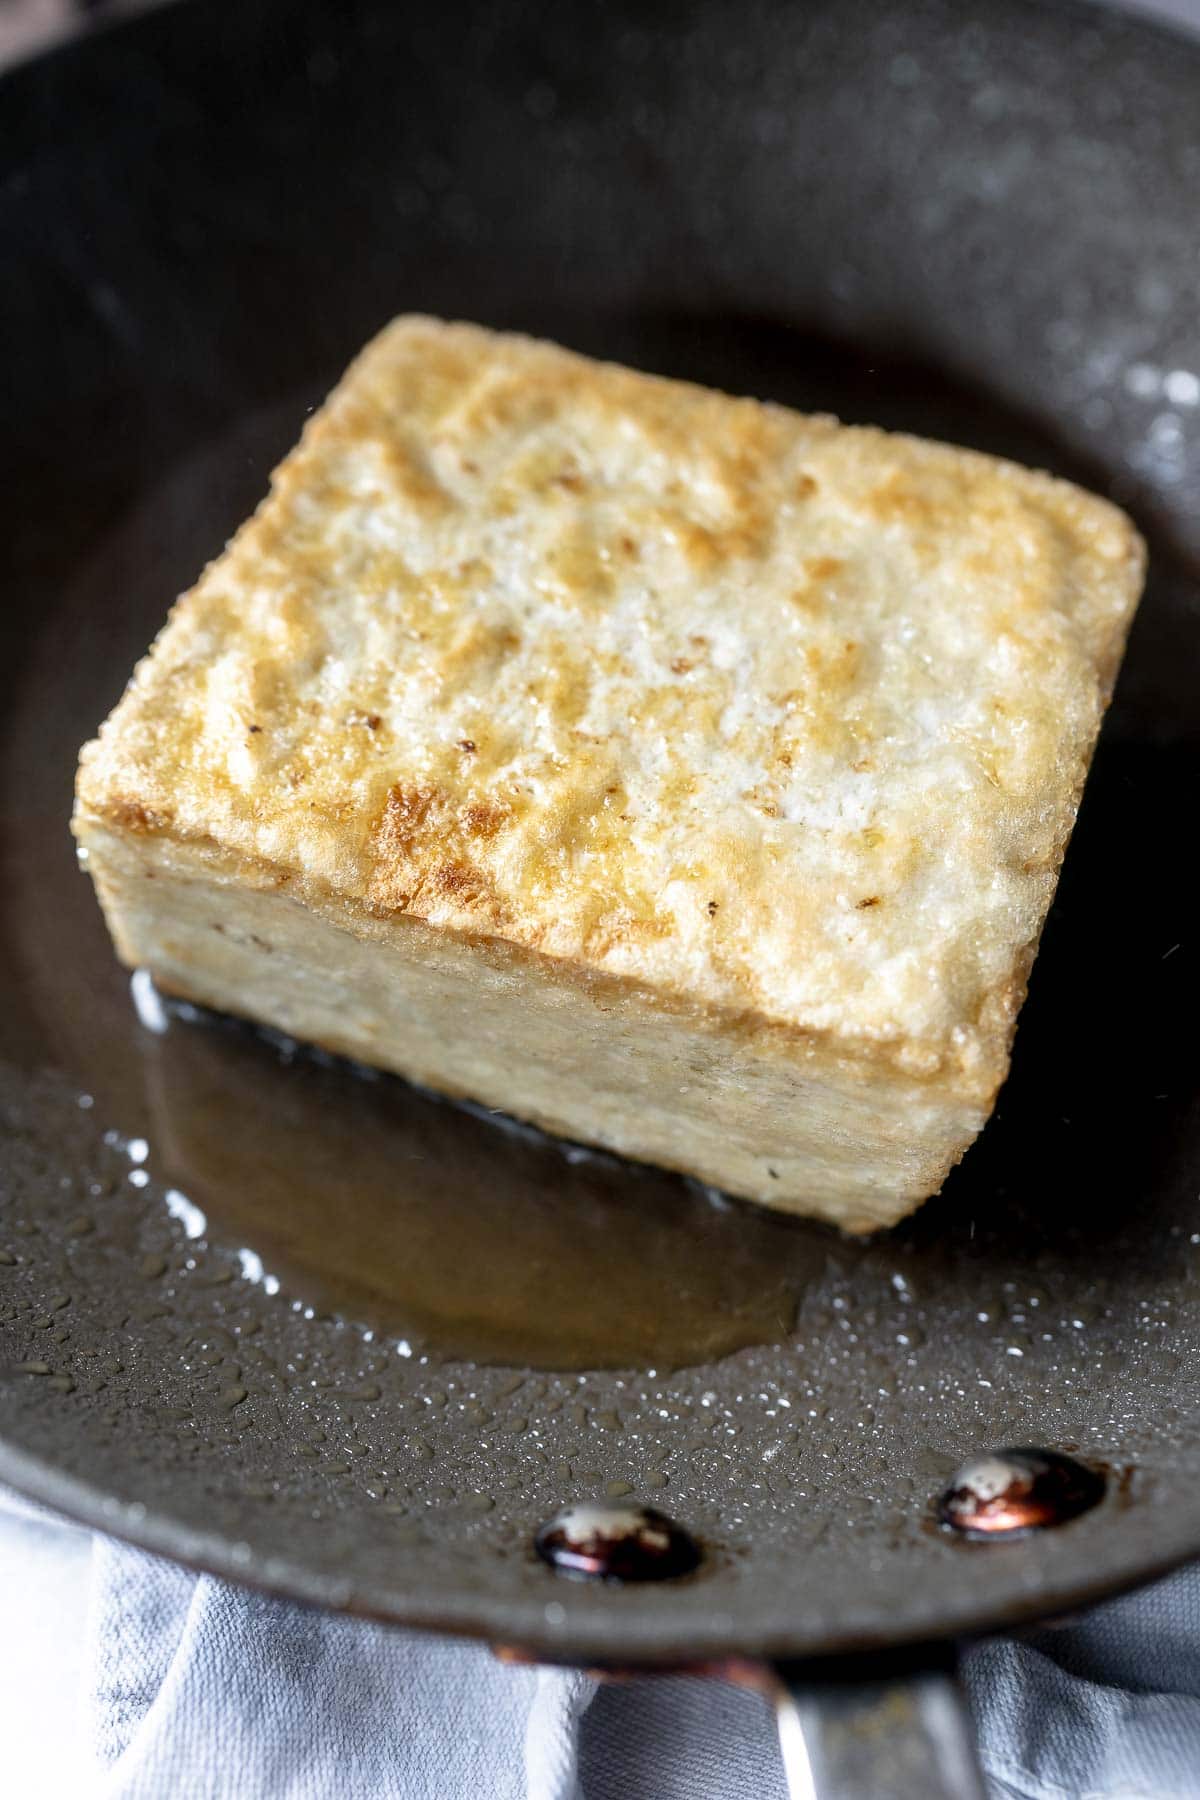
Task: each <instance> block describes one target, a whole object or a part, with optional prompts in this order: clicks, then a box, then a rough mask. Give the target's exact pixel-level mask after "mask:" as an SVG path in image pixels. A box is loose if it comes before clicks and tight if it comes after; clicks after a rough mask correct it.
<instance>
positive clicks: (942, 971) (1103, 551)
mask: <svg viewBox="0 0 1200 1800" xmlns="http://www.w3.org/2000/svg"><path fill="white" fill-rule="evenodd" d="M1142 574H1143V547H1142V544H1141V541H1140V539H1139V538H1138V536H1137V534H1136V532H1135V531H1134V530H1133V528H1132V526H1131V525H1130V523H1129V521H1128V520H1127V519H1126V518H1125V517H1124V515H1123V514H1122V513H1120V512H1119V511H1117V510H1116V509H1115V508H1114V507H1113V506H1111V505H1109V504H1108V503H1106V502H1105V501H1103V500H1099V499H1096V498H1094V497H1092V496H1091V495H1088V494H1086V493H1083V492H1081V491H1080V490H1079V489H1077V488H1075V487H1072V486H1070V485H1068V484H1066V483H1064V482H1062V481H1057V480H1054V479H1051V478H1050V477H1048V476H1046V475H1041V474H1035V473H1031V472H1030V471H1028V470H1025V469H1022V468H1018V467H1016V466H1014V465H1012V464H1009V463H1004V462H1000V461H997V460H994V459H992V458H989V457H986V456H981V455H976V454H973V453H968V452H966V451H963V450H958V449H953V448H949V447H947V446H944V445H939V444H933V443H926V442H923V441H921V440H918V439H915V438H910V437H901V436H893V435H888V434H885V433H883V432H881V431H876V430H867V429H858V428H846V427H843V426H841V425H839V424H838V423H837V422H836V421H835V420H833V419H830V418H825V417H804V416H801V415H799V414H797V413H794V412H791V411H787V410H784V409H782V408H779V407H774V406H770V405H763V404H760V403H758V402H755V401H751V400H739V399H731V398H729V397H727V396H725V395H722V394H717V393H712V392H709V391H707V390H704V389H701V388H698V387H692V386H689V385H686V384H684V383H681V382H676V381H665V380H659V379H655V378H653V377H651V376H648V375H643V374H637V373H634V372H632V371H630V370H627V369H623V368H618V367H614V366H611V365H607V364H603V363H597V362H593V361H590V360H588V359H586V358H584V357H580V356H576V355H573V354H571V353H569V352H567V351H565V350H561V349H558V348H556V347H554V346H553V345H550V344H545V343H539V342H534V341H531V340H529V339H527V338H523V337H516V336H506V335H498V334H494V333H491V332H489V331H485V330H482V329H478V328H476V327H473V326H470V325H448V324H442V323H439V322H438V321H436V320H432V319H426V318H415V317H412V318H402V319H399V320H397V321H396V322H395V323H394V324H392V325H391V326H389V327H388V328H387V329H386V330H385V331H384V332H383V333H382V334H381V335H380V336H379V337H378V338H376V339H375V341H374V342H373V343H372V344H371V345H370V346H369V347H368V348H367V349H366V351H364V353H363V354H362V355H361V356H360V357H359V359H358V360H357V362H355V363H354V365H353V366H352V368H351V369H350V371H349V372H348V374H347V375H346V376H345V377H344V379H343V380H342V382H341V383H340V385H339V386H338V388H337V389H336V390H335V392H334V393H333V395H332V396H331V398H330V399H329V401H328V402H327V404H326V405H325V406H324V408H323V409H322V410H321V411H320V412H319V413H318V414H317V415H316V416H315V417H314V418H313V419H312V420H311V421H310V422H309V424H308V426H307V427H306V429H305V432H304V435H303V438H302V440H301V442H300V445H299V447H298V448H297V449H296V450H295V451H293V452H292V454H291V455H290V456H289V457H288V458H287V459H286V460H285V461H284V463H283V464H282V465H281V467H280V468H279V469H278V470H277V471H276V474H275V477H274V480H273V483H272V487H271V492H270V495H269V496H268V498H267V499H266V500H265V501H264V502H263V504H262V505H261V507H260V508H259V510H258V512H257V513H256V514H255V515H254V517H253V518H251V519H250V520H249V521H248V523H247V524H246V525H245V526H243V528H242V529H241V530H240V531H239V532H238V534H237V536H236V537H235V538H234V539H233V541H232V543H231V544H230V545H229V547H228V548H227V549H226V551H225V552H224V554H223V555H221V556H220V557H218V558H217V560H216V561H215V562H214V563H212V564H211V565H210V566H209V568H208V569H207V570H206V571H205V572H204V574H203V575H202V576H201V578H200V580H199V582H198V583H197V585H196V586H195V587H194V588H193V589H192V590H191V592H190V593H188V594H186V595H185V596H184V597H183V598H182V599H181V600H180V601H179V602H178V603H177V605H176V606H175V608H174V610H173V612H172V613H171V615H170V618H169V620H168V622H167V624H166V625H165V627H164V629H163V631H162V633H161V634H160V636H159V637H158V639H157V641H156V643H155V644H154V646H153V648H152V649H151V651H150V653H149V655H148V656H147V657H146V658H145V659H144V661H142V662H141V663H140V664H139V666H138V668H137V670H136V671H135V673H134V675H133V678H132V681H131V682H130V685H129V687H128V689H127V691H126V693H125V695H124V697H123V698H122V700H121V702H120V704H119V705H118V706H117V708H116V710H115V711H114V713H113V714H112V716H111V717H110V718H109V719H108V721H107V723H106V724H105V725H104V726H103V727H102V728H101V731H100V735H99V737H98V739H97V740H96V741H95V742H93V743H90V744H88V745H87V746H86V748H85V749H84V751H83V756H82V760H81V764H80V771H79V782H78V798H77V806H76V812H75V820H74V829H75V832H76V835H77V838H78V841H79V844H80V846H81V847H82V848H83V849H84V850H85V851H86V852H87V858H88V863H87V866H88V868H89V870H90V872H91V874H92V876H93V877H94V879H95V883H96V888H97V890H98V893H99V897H100V901H101V904H102V905H103V907H104V910H105V913H106V915H107V919H108V923H109V925H110V927H111V930H112V935H113V938H114V940H115V943H116V947H117V952H118V954H119V955H120V957H121V958H122V959H123V960H124V961H125V962H126V963H128V964H130V965H136V966H144V967H147V968H149V969H150V970H151V971H152V972H153V975H154V977H155V979H156V981H157V982H159V983H160V984H161V986H162V987H163V988H165V989H167V990H169V991H170V992H172V993H175V994H181V995H186V996H189V997H191V998H193V999H196V1000H198V1001H202V1002H204V1003H205V1004H207V1005H209V1006H213V1007H217V1008H222V1009H225V1010H228V1011H230V1012H234V1013H240V1014H244V1015H246V1016H248V1017H250V1018H252V1019H256V1020H260V1021H264V1022H266V1023H268V1024H270V1025H272V1026H276V1027H278V1028H280V1029H282V1030H284V1031H286V1032H289V1033H292V1034H293V1035H295V1036H296V1037H299V1038H302V1039H307V1040H311V1041H313V1042H315V1043H319V1044H323V1045H326V1046H328V1047H329V1048H331V1049H333V1050H336V1051H342V1052H345V1053H347V1054H349V1055H351V1056H353V1057H357V1058H359V1059H361V1060H363V1061H365V1062H368V1063H372V1064H377V1065H380V1066H382V1067H384V1068H388V1069H392V1070H396V1071H398V1072H399V1073H400V1074H402V1075H406V1076H409V1077H411V1078H412V1079H414V1080H415V1081H418V1082H422V1083H425V1084H427V1085H428V1086H430V1087H432V1088H436V1089H440V1090H442V1091H444V1092H446V1093H449V1094H453V1095H459V1096H466V1097H470V1098H472V1099H474V1100H477V1101H481V1102H483V1103H484V1104H486V1105H488V1106H491V1107H496V1108H500V1109H502V1110H504V1111H506V1112H509V1113H512V1114H515V1115H517V1116H518V1117H520V1118H522V1119H529V1120H533V1121H535V1122H536V1123H537V1124H539V1125H541V1126H544V1127H545V1128H546V1129H547V1130H549V1131H552V1132H558V1133H562V1134H564V1135H566V1136H568V1137H570V1138H574V1139H580V1140H583V1141H586V1142H588V1143H592V1144H598V1145H602V1146H605V1147H607V1148H608V1149H611V1150H617V1151H621V1152H623V1153H625V1154H627V1155H629V1156H633V1157H638V1158H642V1159H645V1160H647V1161H651V1162H656V1163H661V1164H663V1165H665V1166H667V1167H670V1168H674V1169H680V1170H685V1171H687V1172H689V1173H691V1174H693V1175H695V1176H698V1177H700V1178H701V1179H702V1180H704V1181H706V1182H710V1183H713V1184H715V1185H716V1186H718V1187H721V1188H723V1189H726V1190H728V1191H730V1192H732V1193H734V1194H739V1195H745V1196H749V1197H751V1198H753V1199H755V1200H758V1201H762V1202H765V1203H767V1204H769V1205H772V1206H777V1207H783V1208H787V1209H789V1210H791V1211H794V1212H799V1213H806V1214H812V1215H818V1216H821V1217H824V1218H827V1219H832V1220H835V1221H837V1222H838V1223H839V1224H840V1225H842V1226H844V1227H846V1228H847V1229H849V1230H852V1231H866V1230H872V1229H874V1228H876V1227H878V1226H883V1225H888V1224H891V1223H893V1222H894V1221H895V1220H897V1219H899V1218H901V1217H902V1216H903V1215H904V1214H905V1213H907V1212H908V1211H910V1210H911V1209H912V1208H913V1207H914V1206H915V1205H916V1204H917V1203H918V1202H919V1201H921V1200H922V1199H923V1198H925V1196H926V1195H928V1194H930V1193H932V1192H933V1191H934V1190H935V1189H937V1188H938V1186H939V1185H940V1184H941V1182H942V1180H943V1179H944V1177H945V1175H946V1173H947V1171H948V1170H949V1168H950V1167H951V1166H952V1165H953V1164H954V1163H955V1162H956V1161H957V1160H958V1159H959V1158H960V1157H961V1155H962V1154H963V1151H964V1150H965V1149H966V1147H967V1146H968V1145H969V1144H970V1142H971V1140H972V1139H973V1138H974V1137H975V1135H976V1133H977V1132H978V1131H979V1130H980V1128H981V1127H982V1125H983V1124H984V1122H985V1120H986V1119H987V1117H988V1114H989V1111H990V1110H991V1107H992V1105H993V1102H994V1099H995V1096H996V1092H997V1089H998V1087H999V1085H1000V1083H1001V1081H1002V1080H1003V1078H1004V1075H1005V1072H1006V1069H1007V1066H1008V1058H1009V1051H1010V1046H1011V1041H1012V1034H1013V1029H1014V1024H1015V1021H1016V1016H1017V1011H1018V1008H1019V1007H1020V1005H1021V1001H1022V998H1023V996H1024V992H1025V985H1026V979H1027V976H1028V974H1029V969H1030V965H1031V963H1032V960H1033V956H1034V953H1035V949H1036V946H1037V942H1038V936H1039V933H1040V931H1041V928H1042V924H1043V921H1044V919H1045V917H1046V912H1047V908H1048V907H1049V904H1050V899H1051V896H1052V894H1053V891H1054V886H1055V881H1056V879H1057V873H1058V868H1059V864H1060V861H1061V859H1062V855H1063V851H1064V849H1065V846H1066V843H1067V839H1068V836H1069V834H1070V831H1071V827H1072V824H1073V821H1074V818H1075V812H1076V808H1077V805H1078V802H1079V797H1080V793H1081V790H1082V787H1083V782H1084V777H1085V775H1086V773H1087V768H1088V763H1089V759H1090V757H1091V753H1092V749H1093V745H1094V742H1095V738H1096V733H1097V730H1098V727H1099V724H1100V720H1101V715H1102V713H1103V709H1104V706H1105V704H1106V702H1107V699H1108V696H1109V693H1110V690H1111V687H1112V683H1113V680H1114V677H1115V674H1116V671H1117V667H1118V663H1119V661H1120V657H1121V652H1122V647H1123V644H1124V639H1125V634H1126V630H1127V628H1128V625H1129V621H1130V617H1131V614H1132V612H1133V609H1134V606H1135V604H1136V601H1137V597H1138V594H1139V591H1140V588H1141V582H1142Z"/></svg>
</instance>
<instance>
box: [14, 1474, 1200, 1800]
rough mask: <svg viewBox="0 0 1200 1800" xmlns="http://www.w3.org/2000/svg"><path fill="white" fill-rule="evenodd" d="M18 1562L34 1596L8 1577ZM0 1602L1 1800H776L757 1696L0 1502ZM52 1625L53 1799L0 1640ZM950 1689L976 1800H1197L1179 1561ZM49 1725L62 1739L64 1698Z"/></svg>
mask: <svg viewBox="0 0 1200 1800" xmlns="http://www.w3.org/2000/svg"><path fill="white" fill-rule="evenodd" d="M35 1565H36V1566H37V1567H40V1568H42V1569H43V1575H42V1577H41V1578H40V1582H39V1583H33V1582H31V1581H29V1580H26V1579H16V1578H15V1577H13V1578H10V1572H15V1571H17V1570H18V1569H20V1570H23V1571H25V1572H26V1574H28V1571H29V1570H31V1569H32V1568H34V1567H35ZM81 1566H86V1568H87V1571H88V1587H87V1592H86V1596H85V1595H83V1594H79V1595H78V1596H77V1605H78V1617H79V1618H80V1619H81V1620H82V1621H83V1643H82V1648H80V1646H79V1645H78V1644H76V1643H74V1642H73V1641H71V1639H72V1637H73V1625H72V1615H71V1611H70V1605H68V1604H66V1602H65V1599H64V1598H63V1597H59V1598H56V1597H55V1591H54V1586H53V1582H54V1571H55V1570H56V1569H61V1571H62V1583H61V1586H62V1594H63V1596H65V1595H66V1593H67V1591H68V1588H69V1589H70V1590H71V1591H72V1592H73V1591H74V1589H75V1588H76V1587H77V1586H78V1571H79V1569H80V1567H81ZM0 1586H2V1587H3V1589H4V1593H5V1606H4V1609H3V1610H2V1611H0V1671H3V1672H4V1679H3V1681H2V1682H0V1729H2V1731H3V1738H2V1740H0V1741H3V1742H4V1744H5V1766H6V1783H5V1791H6V1792H11V1793H13V1794H14V1795H17V1794H18V1793H19V1794H20V1795H21V1796H22V1800H25V1797H27V1796H28V1797H30V1800H32V1797H33V1796H37V1797H39V1800H40V1797H41V1796H46V1797H47V1800H54V1797H55V1796H56V1795H57V1794H59V1793H61V1794H63V1795H64V1797H65V1796H66V1794H67V1793H70V1795H71V1796H72V1800H77V1797H79V1800H93V1797H95V1800H175V1797H176V1796H182V1797H186V1800H325V1797H326V1796H328V1795H331V1794H337V1795H338V1796H339V1797H342V1796H344V1797H346V1800H357V1797H358V1796H362V1797H363V1800H367V1797H369V1800H477V1797H478V1800H483V1797H487V1800H733V1797H734V1796H737V1797H738V1800H741V1797H742V1796H745V1795H750V1794H752V1795H754V1796H755V1797H756V1800H785V1794H786V1790H785V1786H784V1779H783V1770H782V1765H781V1763H780V1760H779V1753H778V1750H777V1747H776V1743H775V1733H774V1723H773V1720H772V1717H771V1714H770V1709H769V1708H768V1706H767V1704H766V1702H765V1701H763V1700H762V1699H761V1698H759V1697H758V1696H757V1695H755V1694H752V1693H747V1692H743V1691H741V1690H738V1689H735V1688H731V1687H723V1686H719V1685H717V1684H716V1683H713V1682H708V1681H700V1680H695V1679H686V1678H675V1677H659V1678H657V1679H648V1680H644V1681H634V1682H629V1683H621V1684H614V1685H605V1686H603V1687H600V1688H597V1686H596V1684H595V1683H594V1682H592V1681H591V1680H589V1679H588V1678H587V1677H586V1676H583V1675H579V1674H574V1673H570V1672H564V1671H561V1670H534V1669H522V1668H507V1667H504V1666H502V1665H501V1664H500V1663H498V1662H497V1661H496V1660H495V1658H494V1657H493V1656H492V1655H491V1654H490V1652H489V1651H488V1650H487V1649H486V1648H484V1647H483V1646H480V1645H477V1644H468V1643H460V1642H456V1641H454V1640H451V1639H446V1638H439V1637H431V1636H428V1635H424V1634H420V1633H417V1632H409V1631H394V1630H389V1629H387V1628H385V1627H383V1626H378V1625H371V1624H367V1623H365V1622H363V1621H361V1620H354V1619H347V1618H339V1617H334V1616H330V1615H326V1614H323V1613H319V1612H313V1611H309V1610H307V1609H305V1608H303V1607H298V1606H292V1605H289V1604H287V1603H286V1602H283V1601H278V1600H272V1599H268V1598H266V1597H265V1596H263V1595H261V1594H256V1593H252V1592H250V1591H248V1590H246V1589H242V1588H236V1587H230V1586H228V1585H226V1584H225V1583H223V1582H219V1581H215V1580H213V1579H212V1578H211V1577H209V1576H205V1575H195V1574H192V1573H191V1572H189V1571H188V1570H185V1569H181V1568H177V1567H176V1566H175V1565H173V1564H171V1563H167V1562H163V1561H162V1560H161V1559H159V1558H157V1557H153V1556H147V1555H145V1554H143V1553H142V1552H141V1551H137V1550H131V1549H129V1548H127V1547H125V1546H124V1545H120V1544H116V1543H114V1542H112V1541H111V1540H110V1539H106V1538H101V1537H95V1538H91V1539H90V1540H89V1539H88V1537H87V1534H85V1533H82V1532H80V1531H79V1530H78V1529H77V1528H75V1527H73V1526H70V1525H67V1524H64V1523H61V1522H59V1521H57V1520H55V1519H53V1518H52V1517H51V1516H50V1515H48V1514H45V1513H38V1512H36V1511H35V1510H33V1509H29V1508H26V1507H24V1506H23V1505H21V1504H20V1503H18V1502H7V1503H4V1502H0ZM23 1608H24V1611H25V1613H26V1614H29V1615H30V1616H28V1617H27V1616H23V1613H22V1609H23ZM34 1611H36V1612H37V1613H38V1614H39V1617H38V1618H37V1619H36V1620H35V1619H34V1618H33V1617H32V1614H33V1612H34ZM56 1611H57V1612H58V1613H59V1615H60V1616H61V1625H60V1626H59V1630H60V1632H61V1636H62V1642H61V1644H60V1645H59V1646H58V1654H59V1655H60V1656H61V1659H62V1663H63V1667H64V1668H66V1667H67V1666H68V1664H70V1666H71V1667H72V1668H73V1669H77V1670H78V1672H79V1676H80V1679H81V1684H82V1690H83V1706H82V1712H81V1715H80V1717H79V1720H78V1725H77V1729H78V1733H79V1738H80V1751H81V1760H80V1767H79V1773H78V1774H77V1775H75V1776H74V1777H73V1778H72V1780H71V1783H70V1786H69V1787H68V1786H67V1785H65V1778H61V1779H63V1781H64V1784H63V1785H61V1786H58V1787H55V1786H54V1785H50V1786H46V1785H39V1784H38V1779H37V1771H36V1768H34V1767H32V1765H31V1768H30V1772H29V1778H28V1779H27V1780H26V1779H24V1778H23V1775H22V1772H21V1770H20V1768H19V1766H18V1767H16V1768H14V1763H13V1760H12V1759H13V1755H14V1749H15V1750H17V1751H19V1748H20V1745H21V1742H22V1732H21V1723H22V1721H21V1719H20V1718H19V1717H18V1716H16V1712H15V1710H13V1709H19V1708H21V1707H22V1706H23V1705H24V1704H25V1703H24V1702H23V1700H22V1698H21V1695H20V1692H19V1690H20V1679H19V1670H18V1661H19V1658H18V1655H17V1653H16V1652H15V1651H14V1646H19V1645H26V1644H30V1643H32V1642H34V1640H35V1638H37V1637H38V1633H40V1634H41V1635H40V1638H39V1639H38V1641H39V1642H40V1643H41V1646H42V1647H41V1650H40V1651H39V1654H40V1656H41V1657H42V1659H43V1663H44V1660H45V1658H46V1657H47V1656H49V1655H51V1654H52V1647H47V1636H46V1634H47V1631H48V1629H49V1628H50V1625H51V1622H52V1621H51V1618H50V1615H53V1614H54V1613H55V1612H56ZM965 1679H966V1686H967V1691H968V1696H969V1699H970V1703H971V1707H972V1710H973V1713H974V1715H975V1720H976V1726H977V1729H978V1733H979V1741H980V1746H981V1753H982V1757H983V1761H984V1766H985V1769H986V1772H987V1776H988V1781H989V1786H990V1789H991V1791H992V1793H993V1794H994V1795H995V1796H997V1797H998V1800H1012V1797H1013V1796H1018V1797H1020V1800H1026V1797H1029V1800H1086V1797H1095V1800H1101V1797H1102V1800H1110V1797H1111V1800H1116V1797H1117V1796H1120V1797H1121V1800H1133V1797H1137V1800H1197V1797H1198V1796H1200V1567H1197V1568H1193V1569H1188V1570H1184V1571H1182V1572H1181V1573H1179V1574H1177V1575H1175V1576H1172V1577H1171V1578H1170V1579H1168V1580H1166V1581H1163V1582H1160V1583H1159V1584H1158V1585H1157V1586H1155V1587H1152V1588H1147V1589H1145V1590H1143V1591H1142V1592H1141V1593H1139V1594H1135V1595H1131V1596H1129V1597H1127V1598H1124V1599H1121V1600H1117V1601H1113V1602H1111V1603H1110V1604H1109V1605H1107V1606H1105V1607H1101V1608H1098V1609H1096V1610H1095V1611H1094V1612H1092V1613H1090V1614H1088V1615H1086V1616H1085V1617H1083V1618H1081V1619H1079V1620H1076V1621H1074V1622H1072V1623H1071V1624H1069V1625H1065V1626H1058V1627H1056V1628H1054V1629H1042V1630H1040V1631H1038V1632H1035V1633H1031V1634H1029V1635H1028V1636H1027V1637H1026V1638H1024V1639H1023V1640H1022V1641H1020V1642H1018V1641H1014V1640H1010V1639H1001V1640H996V1641H994V1642H990V1643H987V1644H983V1645H980V1646H978V1647H977V1648H975V1649H973V1650H972V1651H970V1652H969V1654H968V1656H967V1658H966V1663H965ZM38 1680H39V1683H40V1686H41V1688H43V1689H44V1688H45V1687H46V1672H45V1669H44V1667H43V1668H42V1669H41V1670H40V1671H39V1675H38ZM57 1709H58V1710H57V1715H56V1716H57V1718H58V1719H59V1721H60V1723H59V1725H58V1729H60V1730H61V1731H63V1732H67V1731H69V1730H70V1729H71V1716H70V1706H69V1696H68V1695H66V1694H64V1693H62V1692H59V1693H58V1695H57ZM43 1735H44V1734H43Z"/></svg>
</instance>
